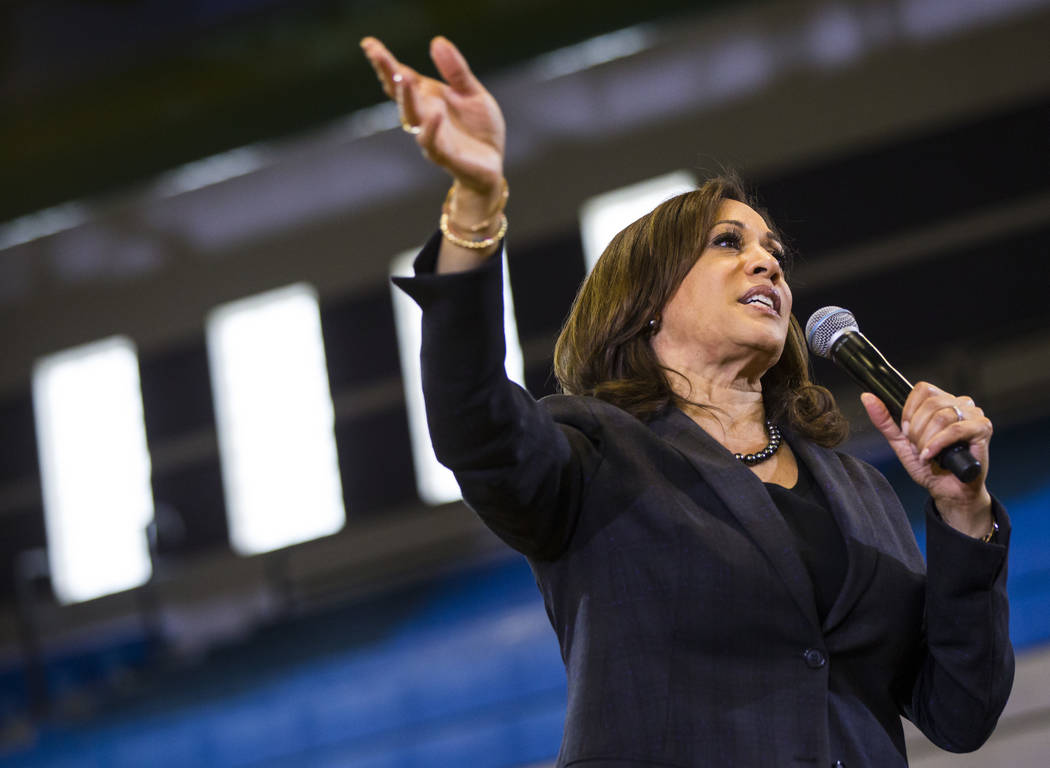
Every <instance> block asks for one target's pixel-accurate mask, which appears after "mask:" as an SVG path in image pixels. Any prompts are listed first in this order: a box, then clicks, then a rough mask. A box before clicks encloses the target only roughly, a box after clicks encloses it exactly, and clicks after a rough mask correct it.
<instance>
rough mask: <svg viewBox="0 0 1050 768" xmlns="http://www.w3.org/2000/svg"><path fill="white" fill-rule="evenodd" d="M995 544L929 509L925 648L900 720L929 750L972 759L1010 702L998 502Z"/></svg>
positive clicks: (1005, 524) (1003, 539)
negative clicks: (917, 731)
mask: <svg viewBox="0 0 1050 768" xmlns="http://www.w3.org/2000/svg"><path fill="white" fill-rule="evenodd" d="M992 513H993V515H994V516H995V520H996V521H997V522H998V524H999V532H998V533H997V535H996V540H995V541H994V542H990V543H985V542H982V541H979V540H977V539H974V538H971V537H969V536H966V535H965V534H962V533H960V532H959V531H956V530H955V529H954V528H952V527H951V526H949V525H948V524H947V523H945V522H944V520H942V519H941V516H940V514H938V512H937V510H936V507H935V506H934V504H933V502H932V501H928V502H927V508H926V560H927V580H926V622H925V628H924V629H925V647H924V649H923V654H922V658H921V659H920V663H919V668H918V672H917V675H916V677H915V678H914V684H913V686H912V689H911V691H910V701H908V700H906V702H905V706H904V707H903V710H904V714H905V716H907V717H908V718H909V719H910V720H911V721H912V722H914V723H915V725H916V726H918V728H919V729H920V730H921V731H922V732H923V733H924V734H926V736H927V738H929V739H930V740H931V741H932V742H933V743H934V744H936V745H937V746H939V747H941V748H942V749H946V750H948V751H950V752H970V751H973V750H975V749H977V748H978V747H980V746H981V745H982V744H983V743H984V742H985V741H986V740H987V739H988V737H989V736H990V735H991V733H992V730H993V729H994V728H995V725H996V723H997V722H998V720H999V715H1000V714H1002V711H1003V707H1005V706H1006V700H1007V698H1008V697H1009V695H1010V689H1011V687H1012V685H1013V676H1014V654H1013V646H1012V645H1011V643H1010V635H1009V607H1008V603H1007V596H1006V562H1007V550H1008V548H1009V543H1010V519H1009V517H1008V515H1007V514H1006V510H1005V509H1003V507H1002V505H1001V504H999V502H998V501H993V508H992Z"/></svg>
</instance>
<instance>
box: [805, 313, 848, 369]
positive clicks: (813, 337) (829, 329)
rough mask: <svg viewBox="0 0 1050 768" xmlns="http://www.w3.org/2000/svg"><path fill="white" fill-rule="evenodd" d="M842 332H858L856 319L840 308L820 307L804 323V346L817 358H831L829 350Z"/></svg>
mask: <svg viewBox="0 0 1050 768" xmlns="http://www.w3.org/2000/svg"><path fill="white" fill-rule="evenodd" d="M843 331H856V332H858V333H859V332H860V327H859V326H858V325H857V320H856V318H854V317H853V313H852V312H850V311H849V310H848V309H843V308H842V307H822V308H820V309H818V310H817V311H816V312H814V313H813V314H812V315H810V317H809V320H808V321H807V322H806V344H808V345H809V351H810V352H812V353H813V354H814V355H818V356H819V357H828V358H830V357H831V348H832V347H833V346H834V344H835V341H836V339H838V337H839V335H841V333H842V332H843Z"/></svg>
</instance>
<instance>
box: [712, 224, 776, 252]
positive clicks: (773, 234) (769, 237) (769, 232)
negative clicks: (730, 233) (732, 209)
mask: <svg viewBox="0 0 1050 768" xmlns="http://www.w3.org/2000/svg"><path fill="white" fill-rule="evenodd" d="M719 224H731V225H733V226H734V227H737V228H738V229H747V227H745V226H744V224H743V222H740V221H737V220H736V219H722V220H721V221H716V222H715V223H714V224H713V225H712V226H715V227H717V226H718V225H719ZM766 239H767V240H772V241H773V242H775V243H776V244H777V245H779V246H780V247H781V248H783V247H784V243H783V241H781V239H780V238H779V237H777V233H776V232H773V231H772V230H766Z"/></svg>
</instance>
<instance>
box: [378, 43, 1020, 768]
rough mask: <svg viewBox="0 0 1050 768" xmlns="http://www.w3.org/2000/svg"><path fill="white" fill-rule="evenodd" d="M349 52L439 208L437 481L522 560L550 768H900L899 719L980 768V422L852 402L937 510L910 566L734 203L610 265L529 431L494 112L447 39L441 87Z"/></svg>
mask: <svg viewBox="0 0 1050 768" xmlns="http://www.w3.org/2000/svg"><path fill="white" fill-rule="evenodd" d="M362 47H363V49H364V51H365V54H366V56H367V57H368V59H369V61H370V62H371V63H372V65H373V66H374V67H375V69H376V72H377V75H378V76H379V79H380V82H381V83H382V85H383V88H384V90H385V91H386V93H387V94H388V95H389V96H390V97H391V98H392V99H394V100H395V101H396V102H397V103H398V107H399V110H400V113H401V118H402V122H403V127H404V128H405V129H406V130H407V131H409V132H411V133H413V134H415V137H416V141H417V142H418V144H419V146H420V147H421V148H422V150H423V153H424V154H425V155H426V156H427V157H428V158H429V159H430V160H431V161H433V162H434V163H436V164H438V165H439V166H441V167H442V168H444V169H446V170H447V171H448V172H449V173H450V174H451V175H452V177H453V179H454V183H453V188H452V190H451V191H450V194H449V197H448V199H447V200H446V205H445V208H444V209H443V212H442V216H441V222H440V224H441V226H440V230H441V232H440V233H439V234H436V235H435V236H434V238H432V239H431V241H430V242H429V243H428V244H427V246H426V247H425V248H424V250H423V252H422V253H421V254H420V256H419V258H418V259H417V261H416V277H415V278H412V279H406V280H401V281H399V285H401V287H402V288H404V289H405V290H406V291H408V292H409V293H410V294H411V295H412V296H413V297H414V298H415V299H416V300H417V302H419V304H420V305H421V306H422V307H423V311H424V329H423V351H422V358H423V377H424V390H425V394H426V401H427V414H428V419H429V420H430V427H431V433H432V436H433V440H434V447H435V450H436V451H437V454H438V457H439V458H440V459H441V460H442V461H443V462H444V463H445V464H447V465H448V466H449V467H451V468H452V469H453V470H455V472H456V476H457V478H458V480H459V482H460V485H461V487H462V490H463V495H464V498H465V499H466V500H467V501H468V503H470V505H471V506H472V507H473V508H474V509H475V510H476V511H477V512H478V513H479V514H480V515H481V517H482V518H483V519H484V520H485V522H486V523H487V524H488V525H489V526H490V527H491V528H492V529H493V530H494V531H495V532H496V533H497V534H499V535H500V536H501V537H502V538H503V539H504V540H505V541H507V542H508V543H509V544H510V545H511V546H513V547H515V548H516V549H518V550H519V551H521V552H523V553H524V554H525V555H526V556H527V557H528V558H529V562H530V564H531V565H532V568H533V571H534V572H535V575H536V579H537V583H538V585H539V587H540V590H541V592H542V593H543V597H544V601H545V604H546V607H547V611H548V614H549V616H550V620H551V624H552V625H553V626H554V629H555V631H556V632H557V635H558V639H559V642H560V644H561V649H562V656H563V659H564V661H565V666H566V672H567V676H568V711H567V714H566V724H565V733H564V738H563V741H562V745H561V751H560V753H559V758H558V765H559V766H567V765H587V766H747V767H748V768H751V767H754V766H771V767H772V766H776V767H777V768H779V767H780V766H795V765H799V766H801V765H805V766H813V765H817V766H829V765H831V766H850V767H851V768H855V767H856V766H880V767H884V766H903V765H906V764H907V758H906V755H905V748H904V737H903V732H902V728H901V723H900V715H901V714H903V715H905V716H906V717H908V718H910V719H911V720H913V721H914V722H915V723H916V724H917V725H918V726H919V728H921V729H922V730H923V732H924V733H925V734H926V735H927V736H928V737H929V738H930V739H931V740H933V741H934V742H935V743H937V744H938V745H940V746H941V747H943V748H945V749H949V750H954V751H967V750H973V749H976V748H977V747H978V746H980V745H981V744H982V743H983V742H984V740H985V739H986V738H987V737H988V735H989V734H990V733H991V730H992V729H993V728H994V726H995V723H996V721H997V719H998V716H999V714H1000V712H1001V711H1002V707H1003V706H1004V704H1005V701H1006V698H1007V696H1008V694H1009V690H1010V685H1011V682H1012V676H1013V654H1012V649H1011V646H1010V642H1009V638H1008V635H1007V604H1006V592H1005V579H1006V550H1007V545H1008V541H1009V535H1010V526H1009V520H1008V518H1007V515H1006V512H1005V511H1004V510H1003V508H1002V507H1001V506H1000V505H999V504H998V503H997V502H996V501H995V500H994V499H993V498H992V497H991V496H990V495H989V493H988V490H987V488H986V486H985V474H986V468H987V466H988V442H989V438H990V436H991V432H992V427H991V423H990V422H989V421H988V419H987V418H985V416H984V414H983V412H982V411H981V409H980V408H978V407H977V406H976V405H974V403H973V401H972V400H971V399H969V398H966V397H956V396H953V395H951V394H949V393H946V392H943V391H942V390H940V389H938V388H936V387H934V386H932V385H929V384H925V383H922V384H919V385H918V386H917V387H916V388H915V390H914V392H913V393H912V394H911V396H910V397H909V398H908V401H907V403H906V405H905V408H904V412H903V417H902V423H901V427H900V428H898V427H897V425H896V424H895V423H894V422H893V420H892V419H891V418H890V415H889V413H888V412H887V410H886V408H885V407H884V406H883V405H882V403H881V402H879V401H878V400H877V398H875V397H874V396H872V395H870V394H865V395H863V396H862V399H863V404H864V407H865V409H866V410H867V413H868V415H869V417H870V418H871V420H872V423H873V424H874V425H875V426H876V428H878V429H879V431H880V432H882V434H883V435H885V437H886V438H887V440H888V441H889V442H890V445H891V446H892V448H893V450H894V452H895V453H896V454H897V456H898V458H899V459H900V460H901V462H902V463H903V465H904V467H905V469H906V470H907V471H908V473H909V474H910V476H911V477H912V478H913V479H914V480H915V481H916V482H917V483H919V484H920V485H922V486H923V487H924V488H926V490H927V491H928V492H929V494H930V502H929V503H928V504H927V531H928V534H927V536H928V547H927V549H928V563H924V562H923V559H922V556H921V554H920V552H919V550H918V547H917V546H916V543H915V540H914V537H913V535H912V532H911V529H910V526H909V524H908V521H907V518H906V515H905V513H904V511H903V510H902V509H901V506H900V503H899V501H898V500H897V498H896V496H895V495H894V493H893V491H892V489H891V488H890V486H889V484H888V483H887V482H886V480H885V479H884V478H883V477H882V476H881V475H880V474H879V473H878V472H877V471H876V470H874V469H873V468H872V467H870V466H868V465H866V464H864V463H863V462H860V461H858V460H856V459H853V458H851V457H849V456H846V455H843V454H840V453H837V452H835V451H833V450H831V447H832V446H833V445H835V444H836V443H837V442H839V441H840V440H841V439H842V437H843V435H844V432H845V429H844V421H843V419H842V416H841V415H840V414H839V413H838V411H837V410H836V408H835V406H834V403H833V401H832V399H831V397H830V394H829V393H827V391H826V390H824V389H822V388H820V387H816V386H815V385H813V384H812V383H811V382H809V380H808V378H807V373H806V371H807V360H806V351H805V346H804V344H803V341H802V336H801V332H800V329H799V327H798V324H797V322H796V321H795V320H794V318H793V317H792V315H791V301H792V296H791V290H790V288H789V286H788V283H787V279H786V277H785V263H784V253H783V246H782V245H781V243H780V240H779V238H778V237H777V235H776V232H775V230H774V229H773V227H772V226H771V225H770V224H769V222H768V221H767V220H766V219H765V217H763V216H762V215H761V214H760V213H759V212H758V211H756V210H755V209H754V207H752V206H751V205H749V204H748V202H747V199H746V197H745V196H744V194H743V193H742V191H741V190H740V188H739V185H738V184H736V183H735V182H734V181H733V180H732V179H715V180H712V181H710V182H708V183H707V184H705V185H704V186H702V187H701V188H700V189H699V190H697V191H696V192H691V193H687V194H686V195H682V196H679V197H677V198H674V199H672V200H670V201H668V202H666V203H664V204H662V205H661V206H658V207H657V209H656V210H655V211H653V212H652V213H651V214H649V215H647V216H645V217H643V218H642V219H639V220H638V221H637V222H635V223H634V224H632V225H630V226H629V227H627V228H626V229H625V230H624V231H623V232H621V233H620V234H619V235H618V236H617V237H616V238H615V239H614V241H613V242H612V243H611V244H610V246H609V247H608V249H607V250H606V252H605V253H604V254H603V256H602V258H601V259H600V260H599V263H598V265H597V266H596V267H595V269H594V271H593V272H592V274H591V276H590V277H588V279H587V281H586V283H585V284H584V286H583V287H582V288H581V291H580V294H579V296H578V297H577V300H576V302H575V304H574V306H573V310H572V313H571V316H570V317H569V319H568V321H567V322H566V325H565V328H564V329H563V331H562V334H561V337H560V338H559V340H558V346H557V349H556V353H555V368H556V373H557V375H558V378H559V382H560V384H561V386H562V389H563V390H564V392H565V393H566V394H564V395H558V396H554V397H551V398H546V399H544V400H543V401H542V402H540V403H536V402H535V401H533V400H532V398H530V397H529V395H528V394H527V393H525V392H523V391H522V390H521V389H519V388H517V387H516V386H514V385H513V384H511V383H510V382H509V381H508V380H507V378H506V376H505V374H504V372H503V354H504V348H503V338H502V327H503V324H502V322H501V314H502V306H501V291H500V281H501V275H500V259H498V258H494V254H495V253H496V252H497V250H498V249H499V248H500V247H501V242H502V237H503V235H504V233H505V231H506V217H505V215H504V214H503V204H504V203H505V200H506V187H505V184H504V182H503V172H502V167H503V150H504V124H503V119H502V116H501V114H500V110H499V107H498V106H497V104H496V102H495V101H494V100H493V99H492V97H491V96H490V95H489V94H488V92H487V91H486V90H485V89H484V88H483V87H482V85H481V84H480V83H479V82H478V80H477V79H476V78H475V77H474V76H473V75H472V74H471V72H470V70H469V68H468V66H467V64H466V61H465V60H464V59H463V57H462V56H461V55H460V54H459V52H458V51H457V50H456V49H455V47H453V46H452V44H451V43H450V42H449V41H447V40H445V39H443V38H436V39H435V40H434V41H433V43H432V45H431V56H432V58H433V60H434V63H435V64H436V66H437V69H438V71H439V72H440V74H441V77H442V78H443V82H442V81H438V80H435V79H430V78H424V77H421V76H420V75H418V74H417V73H415V72H414V71H413V70H411V69H410V68H408V67H406V66H404V65H402V64H400V63H399V62H398V61H397V60H396V59H395V58H394V57H393V56H392V55H391V54H390V52H389V51H387V50H386V48H384V47H383V45H382V44H381V43H380V42H379V41H378V40H375V39H373V38H366V39H365V40H364V41H362ZM959 440H964V441H966V442H968V443H969V445H970V450H971V451H972V452H973V453H974V455H975V456H976V457H977V458H978V459H979V460H980V461H981V464H982V467H984V468H985V469H983V470H982V474H981V476H980V477H979V478H978V479H977V480H975V481H973V482H971V483H968V484H964V483H961V482H959V481H958V480H957V479H956V478H955V477H953V476H952V475H950V474H948V473H946V472H944V471H942V470H941V469H940V468H939V467H938V466H937V465H936V464H933V463H931V458H930V457H932V456H936V455H937V454H938V453H939V451H940V450H941V448H943V447H945V446H947V445H950V444H952V443H955V442H956V441H959Z"/></svg>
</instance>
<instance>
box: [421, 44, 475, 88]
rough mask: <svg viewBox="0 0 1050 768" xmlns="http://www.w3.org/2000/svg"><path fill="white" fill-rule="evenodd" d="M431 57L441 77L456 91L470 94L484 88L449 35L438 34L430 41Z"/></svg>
mask: <svg viewBox="0 0 1050 768" xmlns="http://www.w3.org/2000/svg"><path fill="white" fill-rule="evenodd" d="M430 58H431V59H433V60H434V65H435V66H436V67H437V70H438V72H440V73H441V77H442V78H444V80H445V82H446V83H448V84H449V86H451V88H452V90H454V91H455V92H456V93H461V94H463V95H464V96H469V95H470V94H472V93H476V92H477V91H480V90H483V88H482V85H481V83H480V82H479V81H478V79H477V78H476V77H474V73H473V72H471V71H470V65H469V64H467V60H466V59H465V58H464V57H463V54H462V53H460V52H459V49H458V48H457V47H456V46H454V45H453V44H452V41H451V40H449V39H448V38H447V37H441V36H438V37H435V38H434V39H433V40H431V41H430Z"/></svg>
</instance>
